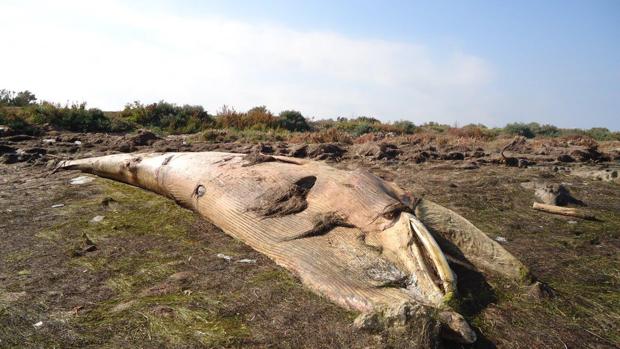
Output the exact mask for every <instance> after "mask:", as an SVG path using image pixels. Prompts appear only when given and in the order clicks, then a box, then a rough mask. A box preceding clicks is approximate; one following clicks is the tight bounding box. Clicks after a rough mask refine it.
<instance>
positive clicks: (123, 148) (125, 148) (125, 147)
mask: <svg viewBox="0 0 620 349" xmlns="http://www.w3.org/2000/svg"><path fill="white" fill-rule="evenodd" d="M116 149H117V150H118V151H120V152H121V153H130V152H131V151H132V150H133V146H132V145H131V144H129V143H127V142H125V143H121V144H119V146H118V147H117V148H116Z"/></svg>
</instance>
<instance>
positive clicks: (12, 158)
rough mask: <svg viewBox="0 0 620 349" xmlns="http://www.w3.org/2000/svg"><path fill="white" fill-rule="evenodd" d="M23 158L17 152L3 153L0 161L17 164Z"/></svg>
mask: <svg viewBox="0 0 620 349" xmlns="http://www.w3.org/2000/svg"><path fill="white" fill-rule="evenodd" d="M21 159H22V158H21V157H20V156H19V155H18V154H17V153H6V154H2V158H0V163H3V164H7V165H10V164H15V163H18V162H20V160H21Z"/></svg>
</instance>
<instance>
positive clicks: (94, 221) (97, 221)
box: [90, 216, 105, 223]
mask: <svg viewBox="0 0 620 349" xmlns="http://www.w3.org/2000/svg"><path fill="white" fill-rule="evenodd" d="M104 218H105V216H95V217H93V219H91V220H90V222H91V223H100V222H101V221H103V219H104Z"/></svg>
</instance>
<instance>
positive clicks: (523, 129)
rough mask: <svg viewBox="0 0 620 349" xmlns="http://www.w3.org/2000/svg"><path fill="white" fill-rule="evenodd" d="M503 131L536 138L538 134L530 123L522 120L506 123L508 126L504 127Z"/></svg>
mask: <svg viewBox="0 0 620 349" xmlns="http://www.w3.org/2000/svg"><path fill="white" fill-rule="evenodd" d="M503 133H506V134H509V135H513V136H523V137H525V138H534V136H536V135H535V134H534V131H532V129H531V128H530V126H529V125H528V124H524V123H520V122H515V123H512V124H508V125H506V127H504V130H503Z"/></svg>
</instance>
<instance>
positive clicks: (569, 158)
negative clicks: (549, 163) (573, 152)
mask: <svg viewBox="0 0 620 349" xmlns="http://www.w3.org/2000/svg"><path fill="white" fill-rule="evenodd" d="M558 161H559V162H575V158H573V157H572V156H570V155H568V154H562V155H560V156H558Z"/></svg>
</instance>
